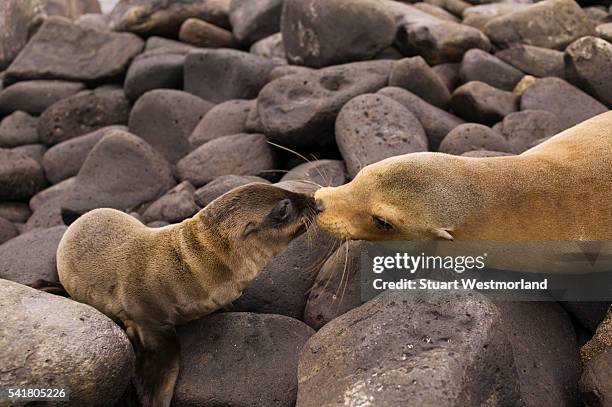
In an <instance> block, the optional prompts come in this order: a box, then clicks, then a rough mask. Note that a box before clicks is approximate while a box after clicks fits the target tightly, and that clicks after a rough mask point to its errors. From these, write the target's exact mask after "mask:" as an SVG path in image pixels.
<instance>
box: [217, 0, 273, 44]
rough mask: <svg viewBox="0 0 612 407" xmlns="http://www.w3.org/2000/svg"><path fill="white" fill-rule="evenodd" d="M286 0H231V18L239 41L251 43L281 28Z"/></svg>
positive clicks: (235, 35) (233, 29)
mask: <svg viewBox="0 0 612 407" xmlns="http://www.w3.org/2000/svg"><path fill="white" fill-rule="evenodd" d="M283 2H284V0H231V1H230V11H229V19H230V23H231V24H232V32H233V33H234V37H235V38H236V40H238V42H239V43H241V44H243V45H251V44H252V43H254V42H255V41H258V40H261V39H262V38H265V37H267V36H269V35H272V34H274V33H277V32H278V31H279V30H280V21H281V12H282V10H283Z"/></svg>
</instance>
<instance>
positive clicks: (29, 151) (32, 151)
mask: <svg viewBox="0 0 612 407" xmlns="http://www.w3.org/2000/svg"><path fill="white" fill-rule="evenodd" d="M13 151H14V152H16V153H21V154H24V155H26V156H28V157H30V158H31V159H33V160H34V161H36V162H37V163H39V164H41V165H42V159H43V156H44V155H45V152H46V151H47V147H46V146H44V145H42V144H26V145H24V146H19V147H15V148H13Z"/></svg>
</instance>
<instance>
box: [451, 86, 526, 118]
mask: <svg viewBox="0 0 612 407" xmlns="http://www.w3.org/2000/svg"><path fill="white" fill-rule="evenodd" d="M451 108H452V110H453V111H454V112H455V113H456V114H458V115H459V116H461V117H462V118H464V119H465V120H468V121H472V122H477V123H484V124H493V123H496V122H498V121H500V120H501V119H503V117H504V116H506V115H508V114H510V113H512V112H515V111H517V110H518V97H517V96H516V95H515V94H513V93H512V92H506V91H503V90H499V89H496V88H494V87H492V86H490V85H487V84H486V83H484V82H479V81H472V82H468V83H466V84H465V85H462V86H460V87H458V88H457V89H455V91H454V92H453V96H452V98H451Z"/></svg>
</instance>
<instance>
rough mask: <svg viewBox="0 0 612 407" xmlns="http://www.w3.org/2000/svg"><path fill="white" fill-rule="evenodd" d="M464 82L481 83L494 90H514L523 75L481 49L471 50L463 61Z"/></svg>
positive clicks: (462, 73)
mask: <svg viewBox="0 0 612 407" xmlns="http://www.w3.org/2000/svg"><path fill="white" fill-rule="evenodd" d="M460 72H461V80H462V82H464V83H466V82H470V81H480V82H484V83H487V84H489V85H491V86H493V87H494V88H498V89H503V90H512V89H514V86H515V85H516V84H517V83H518V81H520V80H521V78H522V77H523V75H524V74H523V73H522V72H521V71H519V70H518V69H516V68H514V67H513V66H511V65H509V64H507V63H505V62H504V61H502V60H500V59H499V58H496V57H494V56H493V55H491V54H489V53H488V52H484V51H483V50H480V49H471V50H469V51H468V52H466V53H465V55H464V56H463V60H462V61H461V71H460Z"/></svg>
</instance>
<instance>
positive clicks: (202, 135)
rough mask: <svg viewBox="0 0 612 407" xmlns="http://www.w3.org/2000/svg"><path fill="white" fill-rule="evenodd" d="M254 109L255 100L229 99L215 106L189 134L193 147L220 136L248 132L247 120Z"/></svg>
mask: <svg viewBox="0 0 612 407" xmlns="http://www.w3.org/2000/svg"><path fill="white" fill-rule="evenodd" d="M253 109H256V104H255V101H254V100H239V99H238V100H228V101H227V102H223V103H219V104H218V105H216V106H214V107H213V108H212V109H210V110H209V111H208V112H206V114H205V115H204V117H203V118H202V120H200V122H199V123H198V124H197V126H196V127H195V128H194V129H193V132H192V133H191V135H190V136H189V143H190V145H191V147H192V148H196V147H199V146H201V145H202V144H204V143H207V142H209V141H211V140H214V139H216V138H219V137H223V136H231V135H233V134H239V133H246V132H247V131H246V121H247V119H248V117H249V113H250V112H251V110H253Z"/></svg>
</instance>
